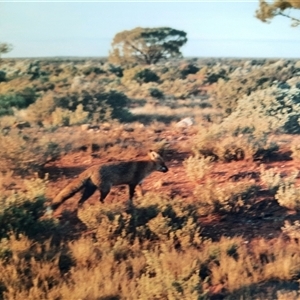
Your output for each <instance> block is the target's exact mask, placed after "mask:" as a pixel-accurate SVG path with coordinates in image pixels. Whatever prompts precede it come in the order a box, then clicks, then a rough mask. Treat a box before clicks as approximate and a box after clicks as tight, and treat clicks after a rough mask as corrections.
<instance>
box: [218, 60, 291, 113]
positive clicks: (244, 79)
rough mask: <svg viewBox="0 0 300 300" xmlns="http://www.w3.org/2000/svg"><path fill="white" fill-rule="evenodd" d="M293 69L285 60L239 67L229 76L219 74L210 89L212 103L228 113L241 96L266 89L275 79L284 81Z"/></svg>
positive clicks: (235, 106) (233, 108)
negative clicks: (243, 67)
mask: <svg viewBox="0 0 300 300" xmlns="http://www.w3.org/2000/svg"><path fill="white" fill-rule="evenodd" d="M294 69H295V68H294V66H293V64H290V65H286V64H285V62H283V61H278V62H276V63H274V64H271V65H269V66H265V65H264V66H255V67H250V68H248V69H247V68H245V69H241V68H239V70H236V72H233V73H232V74H231V75H230V76H229V78H224V76H220V77H219V78H220V79H219V78H218V80H217V84H216V85H215V87H214V88H213V90H212V95H213V98H214V100H213V104H214V106H215V107H217V108H220V109H221V110H222V111H223V113H224V114H225V115H229V114H231V113H232V112H234V111H235V109H236V108H237V105H238V103H239V100H240V99H241V98H242V97H244V96H245V97H247V96H249V95H250V94H251V93H253V92H255V91H259V90H264V89H267V88H269V87H270V85H272V84H273V83H274V82H276V81H277V82H281V83H284V82H286V81H287V80H288V79H289V78H292V77H293V76H294ZM237 71H239V72H237ZM216 79H217V78H216ZM213 81H215V78H213Z"/></svg>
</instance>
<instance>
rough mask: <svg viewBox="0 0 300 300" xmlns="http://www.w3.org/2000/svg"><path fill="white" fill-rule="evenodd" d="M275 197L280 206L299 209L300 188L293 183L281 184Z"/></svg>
mask: <svg viewBox="0 0 300 300" xmlns="http://www.w3.org/2000/svg"><path fill="white" fill-rule="evenodd" d="M275 199H276V200H277V201H278V203H279V205H280V206H283V207H286V208H288V209H295V210H299V209H300V189H299V188H297V187H296V186H295V184H293V183H289V182H284V183H283V184H281V185H280V186H279V188H278V190H277V193H276V194H275Z"/></svg>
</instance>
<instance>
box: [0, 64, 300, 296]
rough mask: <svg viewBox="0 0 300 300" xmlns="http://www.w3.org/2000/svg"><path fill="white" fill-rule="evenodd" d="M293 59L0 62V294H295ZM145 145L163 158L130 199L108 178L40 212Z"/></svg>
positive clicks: (299, 196) (299, 204)
mask: <svg viewBox="0 0 300 300" xmlns="http://www.w3.org/2000/svg"><path fill="white" fill-rule="evenodd" d="M298 65H299V63H298V62H297V61H292V60H279V61H277V60H247V61H246V60H235V59H232V60H225V59H189V60H170V61H168V62H165V63H158V64H157V65H155V66H154V65H151V66H147V67H146V66H145V67H144V66H141V65H138V66H137V65H134V64H133V65H131V66H129V67H128V68H126V67H124V66H122V67H121V66H118V65H113V64H112V63H110V62H107V61H106V60H105V59H102V60H101V59H99V60H85V59H82V60H81V59H78V60H71V59H56V60H54V59H53V60H51V59H48V60H47V59H45V60H33V59H28V60H12V59H3V60H2V61H1V70H0V77H1V78H2V79H1V80H0V81H1V82H0V130H1V132H0V143H1V149H0V191H1V196H0V202H1V208H0V273H1V278H0V299H3V300H12V299H33V300H34V299H49V300H51V299H53V300H54V299H55V300H58V299H74V300H75V299H86V300H89V299H91V300H96V299H98V300H100V299H101V300H116V299H118V300H121V299H122V300H123V299H128V300H129V299H153V300H154V299H188V300H189V299H282V300H283V299H299V297H300V292H299V287H298V282H299V274H300V250H299V233H298V231H299V221H298V219H299V216H300V213H299V210H300V190H299V174H298V168H297V165H298V162H299V145H298V142H297V137H298V134H299V132H300V124H299V117H300V102H299V99H300V89H299V86H300V79H299V76H298V69H299V66H298ZM1 74H4V75H1ZM184 118H188V122H180V123H178V121H179V120H181V119H184ZM149 149H153V150H155V151H158V152H160V154H161V155H162V156H163V157H164V159H165V161H166V164H167V165H168V167H169V170H170V171H169V172H168V173H166V174H158V175H157V174H156V175H155V174H152V175H151V176H149V177H148V178H147V179H146V180H145V182H144V184H143V185H144V189H145V191H146V193H145V194H144V195H137V196H136V197H135V199H134V201H133V206H132V207H130V208H128V207H127V206H126V200H127V198H126V197H127V196H128V191H127V190H125V189H123V188H122V187H119V188H114V189H112V192H111V194H110V195H109V196H108V197H107V199H105V203H104V204H101V203H99V201H98V195H95V196H93V197H91V199H90V200H89V201H87V203H85V204H84V205H83V207H81V208H79V209H77V205H76V200H77V198H76V197H74V198H72V199H70V201H67V202H66V203H65V204H64V205H63V212H62V216H61V217H60V219H55V218H53V217H52V216H51V214H49V212H48V211H47V209H46V208H47V206H48V205H49V203H50V202H51V200H52V199H53V197H54V196H55V195H56V194H57V193H58V192H59V191H60V190H61V189H62V188H63V187H64V186H65V185H66V184H67V183H68V182H70V181H71V180H72V179H73V177H75V176H77V175H78V174H79V173H80V172H81V171H82V170H83V169H85V168H87V167H89V166H91V165H93V164H95V163H104V162H108V161H115V160H131V159H136V158H137V157H141V156H142V155H144V154H146V151H147V150H149Z"/></svg>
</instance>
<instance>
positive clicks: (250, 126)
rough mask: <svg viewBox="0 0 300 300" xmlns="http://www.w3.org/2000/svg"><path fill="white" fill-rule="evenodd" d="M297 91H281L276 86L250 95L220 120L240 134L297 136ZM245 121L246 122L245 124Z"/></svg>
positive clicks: (299, 111) (299, 114) (299, 97)
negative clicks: (282, 133)
mask: <svg viewBox="0 0 300 300" xmlns="http://www.w3.org/2000/svg"><path fill="white" fill-rule="evenodd" d="M299 118H300V89H298V88H296V87H295V86H293V87H291V88H289V89H286V88H284V89H282V88H280V87H279V86H278V84H276V85H273V86H271V87H269V88H267V89H264V90H259V91H256V92H253V93H252V94H251V95H249V96H244V97H243V98H241V99H240V100H239V101H238V104H237V107H236V110H235V111H234V112H233V113H232V114H231V115H230V116H229V117H227V118H226V119H225V120H224V121H223V127H225V128H226V127H227V126H232V125H231V124H233V123H234V124H235V126H236V127H237V128H239V130H240V131H252V132H253V131H260V132H264V133H268V132H285V133H293V134H294V133H299V132H300V125H299V122H298V119H299ZM245 120H247V122H245Z"/></svg>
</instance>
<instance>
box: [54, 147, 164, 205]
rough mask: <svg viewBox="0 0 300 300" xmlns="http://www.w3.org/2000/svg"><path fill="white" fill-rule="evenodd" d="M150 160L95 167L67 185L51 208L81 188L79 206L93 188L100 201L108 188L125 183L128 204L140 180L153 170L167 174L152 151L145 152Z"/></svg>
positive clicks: (157, 156) (160, 161)
mask: <svg viewBox="0 0 300 300" xmlns="http://www.w3.org/2000/svg"><path fill="white" fill-rule="evenodd" d="M149 157H150V160H149V159H148V160H137V161H124V162H116V163H109V164H104V165H95V166H92V167H90V168H88V169H87V170H85V171H84V172H82V173H81V174H80V175H79V176H78V178H76V179H75V180H74V181H73V182H71V183H70V184H69V185H67V186H66V187H65V188H64V189H63V190H62V191H61V192H60V193H59V194H58V195H57V196H56V197H55V198H54V200H53V201H52V209H56V208H57V207H59V206H60V205H61V204H62V203H63V202H64V201H65V200H67V199H68V198H70V197H72V196H73V195H74V194H76V193H77V192H78V191H80V190H81V189H84V191H83V194H82V197H81V199H80V200H79V204H80V205H82V204H83V203H84V201H86V200H87V199H88V198H89V197H90V196H92V195H93V194H94V192H95V191H96V189H99V190H100V194H101V196H100V201H101V202H103V201H104V199H105V197H106V196H107V195H108V193H109V192H110V189H111V187H112V186H115V185H121V184H127V185H128V186H129V200H130V201H132V198H133V195H134V192H135V188H136V186H137V185H141V183H142V181H143V179H145V178H146V177H147V176H148V175H150V174H151V173H152V172H154V171H159V172H164V173H165V172H167V171H168V168H167V166H166V165H165V163H164V161H163V159H162V157H161V156H160V155H159V154H157V153H156V152H154V151H150V152H149Z"/></svg>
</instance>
